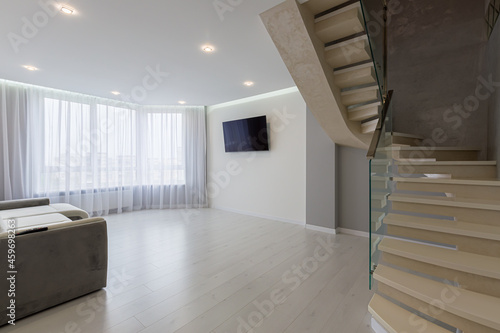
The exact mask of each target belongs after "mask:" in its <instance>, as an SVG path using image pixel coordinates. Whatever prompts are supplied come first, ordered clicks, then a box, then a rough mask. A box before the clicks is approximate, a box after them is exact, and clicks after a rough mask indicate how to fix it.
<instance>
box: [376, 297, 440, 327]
mask: <svg viewBox="0 0 500 333" xmlns="http://www.w3.org/2000/svg"><path fill="white" fill-rule="evenodd" d="M368 311H369V312H370V314H371V315H372V317H373V318H375V320H376V321H377V322H378V323H379V324H380V325H382V327H384V328H385V329H386V330H387V332H389V333H401V332H406V333H422V332H426V333H450V331H448V330H446V329H444V328H442V327H439V326H437V325H436V324H434V323H431V322H430V321H427V320H425V319H423V318H421V317H417V316H416V315H414V314H413V313H411V312H409V311H407V310H405V309H403V308H401V307H399V306H397V305H396V304H394V303H392V302H391V301H389V300H387V299H386V298H384V297H382V296H380V295H377V294H375V295H373V297H372V300H371V301H370V304H368ZM416 320H418V325H415V321H416Z"/></svg>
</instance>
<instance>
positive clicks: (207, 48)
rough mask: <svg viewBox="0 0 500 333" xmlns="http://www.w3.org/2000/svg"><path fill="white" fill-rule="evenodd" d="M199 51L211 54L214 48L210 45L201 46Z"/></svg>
mask: <svg viewBox="0 0 500 333" xmlns="http://www.w3.org/2000/svg"><path fill="white" fill-rule="evenodd" d="M201 49H202V50H203V52H205V53H212V52H214V51H215V48H214V47H213V46H212V45H203V46H202V48H201Z"/></svg>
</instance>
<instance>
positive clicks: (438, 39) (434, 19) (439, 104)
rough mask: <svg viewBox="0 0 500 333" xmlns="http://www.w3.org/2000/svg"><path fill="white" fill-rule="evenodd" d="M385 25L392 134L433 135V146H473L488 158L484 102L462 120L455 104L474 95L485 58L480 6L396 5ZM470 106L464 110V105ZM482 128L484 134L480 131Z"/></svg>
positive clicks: (432, 1) (466, 1)
mask: <svg viewBox="0 0 500 333" xmlns="http://www.w3.org/2000/svg"><path fill="white" fill-rule="evenodd" d="M399 3H400V9H399V10H398V12H399V11H400V13H398V14H394V15H393V16H392V17H391V21H390V23H389V59H388V61H389V62H388V63H389V65H388V79H389V82H388V86H389V89H394V90H395V97H394V107H395V109H394V110H395V113H396V115H395V117H394V125H395V130H396V131H398V132H405V133H412V134H418V135H422V136H424V137H426V138H429V137H431V136H432V132H433V130H434V129H436V128H442V129H444V130H445V133H446V136H447V140H446V141H445V142H442V143H436V145H437V146H472V147H478V148H481V149H482V150H483V157H484V158H485V157H486V147H487V133H486V131H484V128H485V127H486V123H487V121H488V112H487V102H484V101H483V102H482V103H480V105H479V107H478V109H477V110H476V111H471V112H470V114H469V113H468V112H466V113H465V114H466V117H463V116H461V115H460V114H459V113H457V111H456V110H455V109H454V105H464V101H465V99H466V98H467V97H468V96H474V95H475V90H476V86H477V84H478V77H479V76H480V75H481V69H482V67H483V59H484V55H485V45H486V44H485V40H486V38H485V37H486V26H485V23H484V3H483V2H482V1H480V2H478V1H470V0H440V1H436V0H407V1H399ZM466 107H468V105H466ZM481 129H483V130H481Z"/></svg>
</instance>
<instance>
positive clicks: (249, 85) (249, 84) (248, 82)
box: [243, 81, 255, 87]
mask: <svg viewBox="0 0 500 333" xmlns="http://www.w3.org/2000/svg"><path fill="white" fill-rule="evenodd" d="M243 84H244V85H245V86H247V87H251V86H253V85H254V84H255V83H253V82H252V81H245V82H243Z"/></svg>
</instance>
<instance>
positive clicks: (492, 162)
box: [396, 160, 497, 166]
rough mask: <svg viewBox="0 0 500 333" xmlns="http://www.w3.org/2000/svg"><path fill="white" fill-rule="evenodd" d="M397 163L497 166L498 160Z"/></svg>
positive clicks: (401, 162)
mask: <svg viewBox="0 0 500 333" xmlns="http://www.w3.org/2000/svg"><path fill="white" fill-rule="evenodd" d="M396 165H436V166H455V165H458V166H495V165H497V162H496V161H404V160H401V161H396Z"/></svg>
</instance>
